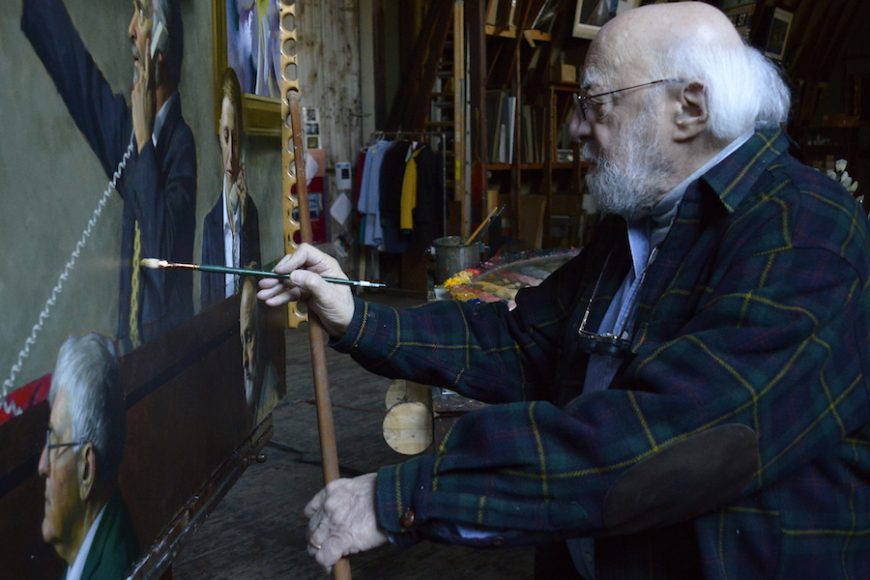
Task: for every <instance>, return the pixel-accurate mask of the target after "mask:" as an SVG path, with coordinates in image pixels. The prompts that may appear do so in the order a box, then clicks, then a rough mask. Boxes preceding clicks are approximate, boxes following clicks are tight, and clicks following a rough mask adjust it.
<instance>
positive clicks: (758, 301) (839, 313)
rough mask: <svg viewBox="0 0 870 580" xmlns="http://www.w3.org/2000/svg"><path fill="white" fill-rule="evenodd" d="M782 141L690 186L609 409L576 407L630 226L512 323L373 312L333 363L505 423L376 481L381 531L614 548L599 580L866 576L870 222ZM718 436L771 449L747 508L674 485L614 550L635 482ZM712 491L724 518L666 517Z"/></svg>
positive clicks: (498, 314) (447, 441) (592, 403)
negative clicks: (447, 392) (730, 433)
mask: <svg viewBox="0 0 870 580" xmlns="http://www.w3.org/2000/svg"><path fill="white" fill-rule="evenodd" d="M788 143H789V142H788V139H787V137H786V136H785V135H783V134H781V133H778V132H774V133H757V134H756V135H755V136H754V137H753V138H752V139H750V141H749V142H747V143H746V144H745V145H743V146H742V147H741V148H740V149H738V150H737V151H736V152H735V153H734V154H732V155H731V156H729V157H728V158H727V159H726V160H724V161H723V162H721V163H720V164H718V165H717V166H716V167H714V168H713V169H712V170H711V171H709V172H708V173H707V174H706V175H704V176H703V177H702V178H701V179H700V180H698V181H697V182H695V183H694V184H692V185H691V186H690V187H689V189H688V190H687V192H686V195H685V197H684V199H683V201H682V203H681V205H680V209H679V212H678V214H677V218H676V220H675V223H674V225H673V227H672V228H671V231H670V232H669V234H668V237H667V238H666V239H665V241H664V242H663V243H662V245H661V247H660V249H659V252H658V257H657V258H656V260H655V262H654V263H653V264H652V265H651V266H650V269H649V271H648V274H647V279H646V281H645V283H644V287H643V289H642V293H641V297H640V302H639V305H638V316H637V318H638V320H637V324H636V330H635V334H634V340H633V342H632V354H631V356H630V357H629V358H628V359H627V360H626V362H625V364H624V365H623V367H622V368H621V369H620V372H619V373H618V374H617V376H616V378H615V379H614V381H613V383H612V384H611V388H609V389H607V390H605V391H600V392H593V393H588V394H581V392H580V391H581V389H582V384H583V380H584V376H585V375H584V373H585V365H586V355H585V354H584V353H582V352H580V351H579V350H578V347H577V344H576V342H577V341H576V340H575V337H576V332H577V329H578V327H579V322H580V318H581V316H582V314H583V311H584V310H585V308H586V306H587V304H589V301H590V300H591V299H592V286H593V285H594V283H595V280H596V279H597V277H598V274H599V271H600V270H601V265H602V264H603V263H604V262H605V260H606V259H607V256H608V255H609V256H610V260H609V264H608V268H607V270H606V271H605V275H604V276H603V279H602V283H601V286H600V288H599V291H598V293H597V294H596V296H595V299H594V300H593V301H592V311H591V316H590V321H589V323H588V324H587V328H597V323H598V321H600V319H601V317H602V316H603V314H604V311H605V310H606V308H607V306H608V304H609V302H610V299H611V297H612V294H613V292H614V291H615V290H616V289H617V288H618V286H619V284H620V283H621V281H622V279H623V278H624V276H625V274H626V272H627V269H628V267H629V252H628V248H627V242H626V233H625V226H624V223H623V222H622V221H621V220H619V219H612V218H611V219H608V220H606V221H605V222H604V223H603V224H602V227H601V232H600V235H599V236H598V237H597V239H596V240H595V241H594V242H593V243H592V244H591V245H590V246H589V247H587V248H585V249H584V250H583V252H581V254H580V255H579V256H578V257H577V258H575V259H574V260H572V261H571V262H569V263H568V264H566V265H565V266H564V267H563V268H561V269H560V270H559V271H557V272H556V273H554V274H553V275H552V276H551V277H550V278H548V279H547V280H545V281H544V282H543V283H542V284H541V285H540V286H538V287H536V288H529V289H525V290H523V291H521V292H520V293H519V294H518V295H517V299H516V302H517V308H516V309H515V310H514V311H511V312H508V310H507V308H506V307H505V306H504V305H502V304H467V303H458V302H438V303H432V304H428V305H425V306H422V307H418V308H413V309H404V310H397V309H393V308H388V307H383V306H376V305H372V304H366V303H363V302H362V301H358V302H357V310H356V313H355V315H354V320H353V322H352V324H351V327H350V328H349V329H348V333H347V335H346V336H345V337H344V338H343V339H342V340H341V341H339V342H338V343H336V344H335V346H336V348H338V349H339V350H343V351H347V352H350V353H351V354H352V356H353V357H354V358H355V359H356V360H358V361H360V362H361V363H362V364H363V365H365V366H366V367H367V368H369V369H371V370H373V371H375V372H379V373H381V374H384V375H387V376H392V377H404V378H409V379H413V380H416V381H420V382H423V383H427V384H431V385H438V386H444V387H449V388H452V389H455V390H457V391H459V392H460V393H462V394H464V395H466V396H470V397H473V398H477V399H480V400H484V401H487V402H492V403H501V404H498V405H493V406H491V407H488V408H486V409H483V410H481V411H479V412H475V413H472V414H469V415H467V416H465V417H463V418H462V419H460V420H459V421H457V422H456V424H455V425H454V427H453V428H452V430H451V431H450V432H449V433H448V435H447V436H446V437H445V438H444V440H443V441H442V442H441V444H440V446H439V448H438V449H437V450H436V451H435V452H434V453H433V454H431V455H426V456H421V457H417V458H414V459H411V460H410V461H408V462H406V463H404V464H401V465H398V466H390V467H385V468H382V469H381V471H380V472H379V476H378V487H377V509H378V521H379V523H380V525H381V526H382V527H383V528H384V529H385V530H387V531H388V532H390V533H391V534H393V536H394V537H395V538H396V540H397V541H398V542H400V543H404V542H410V541H415V540H416V539H418V538H419V537H421V536H422V537H431V538H434V539H441V540H446V541H451V542H457V543H465V544H469V545H480V546H494V545H504V544H522V543H545V542H552V541H556V540H559V539H565V538H570V537H576V536H583V535H596V536H601V537H600V538H599V540H598V541H597V542H596V550H597V562H598V563H597V567H598V573H599V576H600V577H602V578H607V577H613V578H647V577H650V578H651V577H656V576H657V577H663V576H664V577H668V576H670V577H673V576H674V575H675V574H685V573H688V572H686V571H685V570H686V566H687V565H688V564H687V563H689V564H691V567H690V570H691V572H690V573H691V574H692V575H696V576H703V577H707V578H741V579H742V578H767V577H775V576H776V575H780V576H781V577H819V578H821V577H824V578H835V577H842V578H860V577H870V483H868V482H870V443H868V442H870V428H868V417H870V405H868V378H867V376H868V374H867V367H868V362H870V353H868V350H867V345H868V341H867V338H868V309H870V291H868V289H870V275H868V273H870V257H868V252H870V241H868V228H867V220H866V217H865V216H864V215H863V213H862V212H861V210H860V208H858V206H857V204H855V203H854V202H853V201H852V200H851V198H850V197H849V196H848V194H846V192H844V191H843V190H842V189H841V188H840V187H839V186H838V185H837V184H836V183H835V182H833V181H832V180H830V179H829V178H827V177H826V176H824V175H822V174H820V173H819V172H816V171H815V170H812V169H810V168H807V167H805V166H803V165H801V164H799V163H798V162H796V161H795V160H794V159H793V158H792V157H791V156H790V155H789V154H788V151H787V150H788ZM723 426H725V427H728V428H731V427H735V426H742V427H745V428H748V429H751V430H752V431H751V433H753V434H754V439H755V441H756V442H757V452H753V453H752V454H751V455H748V454H747V453H746V452H743V454H742V455H738V456H735V462H736V463H740V464H745V465H749V466H750V467H751V471H750V472H748V473H749V476H748V477H747V479H746V480H745V485H743V486H742V489H740V491H739V493H731V494H730V495H727V496H723V495H722V494H726V491H724V490H722V489H721V486H722V485H723V484H722V483H721V481H720V480H721V478H720V477H719V476H718V475H717V473H718V472H716V471H714V472H713V473H712V474H707V475H706V476H705V477H706V479H703V478H702V479H700V480H699V479H697V478H695V479H692V478H691V477H689V476H688V475H687V474H683V473H680V472H674V473H669V474H667V475H665V476H663V477H662V478H661V484H660V486H659V485H657V486H656V491H657V492H659V493H660V495H661V496H662V499H661V506H660V507H661V508H662V509H661V510H659V509H658V508H656V509H655V510H652V511H653V513H654V514H655V513H658V512H659V511H661V513H662V514H663V515H662V516H661V517H660V519H656V518H655V517H653V519H652V520H651V521H652V523H651V524H650V525H649V526H648V527H647V528H645V529H642V530H640V531H633V532H632V533H629V534H622V535H619V534H616V535H608V534H613V533H614V531H618V527H615V526H614V524H613V522H614V518H615V517H616V516H615V514H616V513H617V512H618V511H619V509H620V506H614V505H612V504H610V505H609V504H608V495H609V494H612V493H615V492H614V490H615V489H617V488H618V485H619V484H620V482H625V481H627V478H630V476H631V475H632V474H634V473H637V471H638V470H642V469H645V468H647V467H650V466H651V465H654V464H655V462H656V461H657V460H658V459H660V458H661V457H662V454H663V453H664V452H666V451H671V452H676V450H677V449H679V448H678V447H677V446H679V445H683V444H688V443H691V442H692V441H695V440H697V437H699V436H700V435H701V434H709V433H710V432H711V430H712V429H714V428H718V427H723ZM744 432H745V431H744ZM716 459H720V458H718V457H710V460H711V462H715V460H716ZM694 460H697V458H694ZM698 489H702V490H705V492H706V490H709V497H710V500H709V501H710V502H711V505H708V506H706V507H704V508H703V509H701V508H699V510H700V511H697V512H693V513H691V514H689V515H686V514H683V515H682V516H680V517H679V518H677V519H674V518H670V519H669V518H668V516H667V515H665V514H667V512H668V510H667V509H664V508H667V507H668V506H671V505H675V504H679V502H680V498H681V496H683V495H685V494H688V493H690V492H692V491H695V490H698ZM409 510H410V511H413V513H414V515H415V518H414V524H413V526H411V527H410V528H406V527H403V526H402V525H401V523H400V522H401V517H402V515H403V514H404V513H405V512H407V511H409ZM460 526H462V527H463V528H464V529H465V530H468V529H480V530H482V531H486V532H489V533H487V534H481V535H475V536H474V537H471V536H469V535H468V534H467V533H463V531H462V529H460ZM656 528H657V529H656ZM677 570H679V571H680V572H677Z"/></svg>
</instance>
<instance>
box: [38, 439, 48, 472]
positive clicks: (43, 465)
mask: <svg viewBox="0 0 870 580" xmlns="http://www.w3.org/2000/svg"><path fill="white" fill-rule="evenodd" d="M37 473H39V475H40V476H41V477H48V448H46V447H45V446H43V447H42V453H40V454H39V467H37Z"/></svg>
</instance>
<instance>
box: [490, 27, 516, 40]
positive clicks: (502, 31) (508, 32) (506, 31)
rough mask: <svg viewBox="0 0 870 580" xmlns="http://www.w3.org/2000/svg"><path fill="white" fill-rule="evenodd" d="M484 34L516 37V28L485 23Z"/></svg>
mask: <svg viewBox="0 0 870 580" xmlns="http://www.w3.org/2000/svg"><path fill="white" fill-rule="evenodd" d="M485 30H486V35H487V36H497V37H499V38H516V37H517V29H516V28H496V27H495V26H493V25H492V24H487V25H486V26H485Z"/></svg>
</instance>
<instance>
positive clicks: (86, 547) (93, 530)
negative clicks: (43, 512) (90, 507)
mask: <svg viewBox="0 0 870 580" xmlns="http://www.w3.org/2000/svg"><path fill="white" fill-rule="evenodd" d="M105 511H106V506H105V505H103V507H101V508H100V513H98V514H97V517H96V518H94V521H93V523H91V527H90V528H88V533H87V534H85V539H84V541H83V542H82V545H81V546H79V551H78V553H77V554H76V559H75V560H73V563H72V566H70V567H69V568H67V569H66V580H79V578H81V577H82V572H84V571H85V562H87V560H88V552H90V551H91V544H93V543H94V537H95V536H96V535H97V528H99V527H100V520H102V519H103V512H105Z"/></svg>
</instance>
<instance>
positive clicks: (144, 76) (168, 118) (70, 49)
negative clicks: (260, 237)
mask: <svg viewBox="0 0 870 580" xmlns="http://www.w3.org/2000/svg"><path fill="white" fill-rule="evenodd" d="M90 10H95V9H94V8H90ZM21 28H22V30H23V31H24V33H25V34H26V35H27V38H28V39H30V42H31V44H32V45H33V48H34V50H35V51H36V54H37V55H38V56H39V58H40V60H42V62H43V64H44V65H45V68H46V70H47V71H48V74H49V75H50V76H51V78H52V80H53V81H54V83H55V85H56V86H57V90H58V91H59V92H60V95H61V97H62V98H63V100H64V102H65V103H66V106H67V109H68V110H69V113H70V115H72V117H73V120H74V121H75V123H76V125H77V126H78V128H79V129H80V130H81V132H82V133H83V134H84V137H85V139H87V141H88V143H89V144H90V146H91V149H93V151H94V153H96V155H97V157H99V159H100V162H101V163H102V165H103V169H104V170H105V172H106V175H107V176H108V177H109V178H110V179H111V178H113V175H115V173H116V172H120V178H119V179H118V180H117V182H116V183H115V188H116V190H117V192H118V194H119V195H120V196H121V197H122V198H123V200H124V210H123V226H122V234H121V258H122V259H121V267H120V276H121V280H120V295H119V302H118V338H119V339H120V340H121V342H122V344H123V346H124V349H125V350H129V349H131V348H135V347H137V346H139V345H140V344H141V343H143V342H146V341H148V340H151V339H152V338H155V337H157V336H160V335H161V334H163V333H164V332H166V331H167V330H169V329H170V328H172V327H173V326H175V325H177V324H178V323H180V322H182V321H184V320H186V319H188V318H190V317H191V316H192V315H193V277H192V274H191V272H182V271H179V270H170V271H167V270H142V271H140V270H139V260H140V259H141V258H148V257H158V258H165V259H167V260H170V261H173V262H192V261H193V238H194V232H195V228H196V222H195V214H196V211H195V210H196V149H195V145H194V141H193V133H192V132H191V131H190V127H188V126H187V123H185V122H184V119H183V118H182V116H181V96H180V94H179V93H178V83H179V81H180V79H181V55H182V53H183V36H184V34H183V29H182V23H181V9H180V7H179V2H178V0H135V1H134V2H133V15H132V17H131V18H130V25H129V27H128V30H127V32H128V34H129V37H130V44H131V49H132V60H133V90H132V95H131V99H130V100H131V107H129V108H128V106H127V102H126V101H125V100H124V96H123V95H121V94H115V93H113V91H112V87H110V86H109V83H108V82H107V81H106V79H105V78H103V75H102V74H101V73H100V71H99V70H98V69H97V67H96V65H95V64H94V60H93V58H92V57H91V55H90V54H89V53H88V51H87V49H86V48H85V46H84V44H83V43H82V41H81V39H80V38H79V36H78V34H76V31H75V28H74V27H73V23H72V21H71V20H70V16H69V14H68V13H67V11H66V8H65V7H64V5H63V4H62V3H61V2H60V0H25V1H24V11H23V16H22V21H21ZM97 193H98V192H93V195H97Z"/></svg>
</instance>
